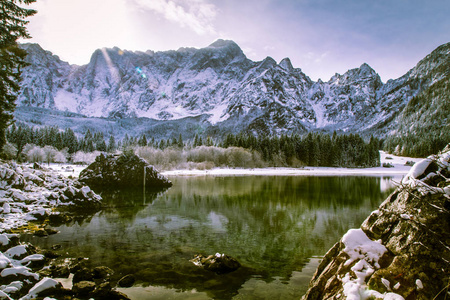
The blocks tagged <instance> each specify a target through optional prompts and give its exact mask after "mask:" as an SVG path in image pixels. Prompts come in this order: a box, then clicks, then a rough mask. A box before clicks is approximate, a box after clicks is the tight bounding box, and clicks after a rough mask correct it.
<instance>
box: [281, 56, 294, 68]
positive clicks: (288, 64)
mask: <svg viewBox="0 0 450 300" xmlns="http://www.w3.org/2000/svg"><path fill="white" fill-rule="evenodd" d="M279 66H280V67H281V68H283V69H284V70H286V71H288V72H290V71H292V70H294V67H293V66H292V63H291V60H290V59H289V58H288V57H286V58H283V59H282V60H281V61H280V63H279Z"/></svg>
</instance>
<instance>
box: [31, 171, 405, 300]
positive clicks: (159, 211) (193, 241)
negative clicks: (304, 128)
mask: <svg viewBox="0 0 450 300" xmlns="http://www.w3.org/2000/svg"><path fill="white" fill-rule="evenodd" d="M170 179H171V180H172V182H173V183H174V185H173V187H172V188H170V189H168V190H166V191H162V192H152V191H146V192H145V194H144V192H143V191H141V190H128V191H115V192H104V193H103V194H102V196H103V197H104V202H105V204H107V205H108V208H107V209H104V210H102V211H100V212H99V213H97V214H95V215H94V216H93V217H91V218H89V219H86V220H84V221H78V222H72V223H71V224H66V225H63V226H60V227H58V228H57V229H58V230H59V231H60V233H59V234H56V235H52V236H49V237H47V238H38V237H32V236H29V237H27V238H26V239H27V241H29V242H32V243H33V244H35V245H38V246H41V247H43V248H51V246H52V245H54V244H59V245H61V246H62V248H61V249H62V250H61V251H62V252H63V253H64V255H65V256H67V257H88V258H89V261H90V263H91V264H92V266H97V265H105V266H108V267H110V268H111V269H113V270H114V271H115V278H116V279H119V278H120V277H122V276H124V275H127V274H134V275H135V277H136V278H137V282H136V286H134V287H133V288H128V289H120V290H121V291H122V292H124V293H125V294H127V295H129V297H130V298H132V299H271V300H274V299H299V298H300V297H301V296H302V295H303V294H304V293H305V291H306V289H307V286H308V283H309V280H310V279H311V277H312V275H313V274H314V271H315V269H316V267H317V265H318V263H319V261H320V257H321V256H323V255H324V254H325V253H326V252H327V250H328V249H329V248H330V247H331V246H333V245H334V243H336V242H337V241H339V240H340V238H341V237H342V235H343V234H344V233H345V232H347V230H348V229H350V228H356V227H359V226H360V224H361V223H362V221H363V220H364V219H365V218H366V217H367V216H368V215H369V214H370V212H371V211H373V210H375V209H376V208H377V207H378V206H379V205H380V203H381V202H382V201H383V200H384V199H385V198H386V197H387V195H388V194H389V193H390V192H391V191H392V189H393V187H392V183H391V178H390V177H389V178H388V177H384V178H383V177H361V176H359V177H351V176H342V177H331V176H330V177H307V176H225V177H220V176H198V177H195V176H194V177H189V176H180V177H171V178H170ZM398 180H399V179H398ZM215 253H225V254H228V255H230V256H232V257H234V258H236V259H237V260H238V261H239V262H240V263H241V265H242V267H241V268H240V269H238V270H237V271H235V272H232V273H229V274H224V275H216V274H215V273H212V272H209V271H205V270H203V269H201V268H199V267H197V266H195V265H194V264H192V263H191V262H190V261H189V260H190V259H192V258H193V257H194V255H195V254H203V255H210V254H215Z"/></svg>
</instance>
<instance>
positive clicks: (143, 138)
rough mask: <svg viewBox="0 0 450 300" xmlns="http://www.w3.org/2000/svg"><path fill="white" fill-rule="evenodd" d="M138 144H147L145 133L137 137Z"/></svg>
mask: <svg viewBox="0 0 450 300" xmlns="http://www.w3.org/2000/svg"><path fill="white" fill-rule="evenodd" d="M138 145H139V146H141V147H145V146H147V137H146V136H145V133H144V134H142V135H141V137H140V138H139V141H138Z"/></svg>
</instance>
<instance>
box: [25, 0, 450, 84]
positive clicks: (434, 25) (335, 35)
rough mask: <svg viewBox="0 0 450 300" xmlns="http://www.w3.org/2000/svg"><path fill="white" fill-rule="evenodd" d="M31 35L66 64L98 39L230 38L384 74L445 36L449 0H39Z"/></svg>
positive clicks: (99, 43)
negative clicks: (368, 66)
mask: <svg viewBox="0 0 450 300" xmlns="http://www.w3.org/2000/svg"><path fill="white" fill-rule="evenodd" d="M33 8H35V9H36V10H38V13H37V14H36V15H35V16H34V17H31V18H29V20H30V23H29V25H28V30H29V32H30V34H31V35H32V37H33V38H32V39H31V40H27V42H34V43H39V44H40V45H41V46H42V47H43V48H44V49H46V50H49V51H51V52H53V54H55V55H58V56H59V57H60V58H61V59H62V60H64V61H68V62H69V63H71V64H78V65H83V64H87V63H88V62H89V59H90V56H91V55H92V53H93V52H94V51H95V50H96V49H99V48H103V47H114V46H117V47H119V48H121V49H123V50H125V49H126V50H132V51H146V50H154V51H162V50H177V49H178V48H180V47H195V48H202V47H206V46H208V45H210V44H211V43H213V42H214V41H215V40H217V39H219V38H221V39H229V40H233V41H235V42H236V43H237V44H238V45H239V46H240V47H241V48H242V50H243V51H244V53H245V54H246V56H247V57H248V58H250V59H252V60H255V61H259V60H263V59H264V58H265V57H266V56H271V57H272V58H274V59H275V60H276V61H277V62H279V61H281V60H282V59H283V58H285V57H289V58H290V59H291V61H292V64H293V65H294V67H296V68H301V69H302V71H303V72H305V74H306V75H308V76H310V77H311V79H313V80H317V79H318V78H321V79H322V80H324V81H328V80H329V79H330V77H331V76H333V75H334V74H335V73H340V74H343V73H344V72H346V71H347V70H348V69H352V68H356V67H359V66H360V65H361V64H362V63H364V62H365V63H368V64H369V65H370V66H371V67H372V68H374V69H375V71H377V72H378V73H379V74H380V76H381V78H382V80H383V81H384V82H386V81H387V80H388V79H391V78H393V79H394V78H398V77H399V76H401V75H403V74H405V73H406V72H407V71H408V70H409V69H411V68H412V67H414V66H415V64H416V63H417V62H419V60H420V59H422V58H424V57H425V56H426V55H427V54H429V53H430V52H431V51H432V50H434V49H435V48H436V47H437V46H439V45H441V44H444V43H448V42H450V17H449V16H450V1H449V0H426V1H425V0H37V3H35V4H34V5H33Z"/></svg>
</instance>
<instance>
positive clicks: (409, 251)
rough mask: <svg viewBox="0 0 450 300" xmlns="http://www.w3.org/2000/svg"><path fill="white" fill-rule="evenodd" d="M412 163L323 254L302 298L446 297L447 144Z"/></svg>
mask: <svg viewBox="0 0 450 300" xmlns="http://www.w3.org/2000/svg"><path fill="white" fill-rule="evenodd" d="M445 151H446V152H444V153H443V154H441V155H440V156H436V157H431V158H429V159H425V160H423V161H421V162H419V163H417V164H416V165H415V166H414V167H413V168H412V169H411V171H410V173H409V174H408V175H407V176H406V177H405V178H404V179H403V181H402V183H401V185H400V186H399V188H398V189H397V190H396V191H395V192H394V193H392V194H391V195H390V196H389V197H388V198H387V199H386V200H385V201H384V202H383V203H382V204H381V206H380V208H379V209H378V210H376V211H374V212H372V214H371V215H370V216H369V217H368V218H367V219H366V220H365V221H364V223H363V224H362V226H361V228H360V229H352V230H350V231H349V232H347V233H346V234H345V235H344V237H343V238H342V240H341V241H340V242H339V243H337V244H336V245H335V246H334V247H333V248H332V249H331V250H329V251H328V253H327V254H326V255H325V257H324V258H323V260H322V262H321V264H320V265H319V267H318V269H317V271H316V273H315V275H314V277H313V279H312V280H311V283H310V286H309V290H308V292H307V294H306V295H305V296H304V297H303V299H304V300H306V299H308V300H312V299H446V298H448V296H449V294H448V292H449V286H448V282H449V265H450V233H449V231H448V229H449V228H450V148H447V149H446V150H445Z"/></svg>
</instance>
